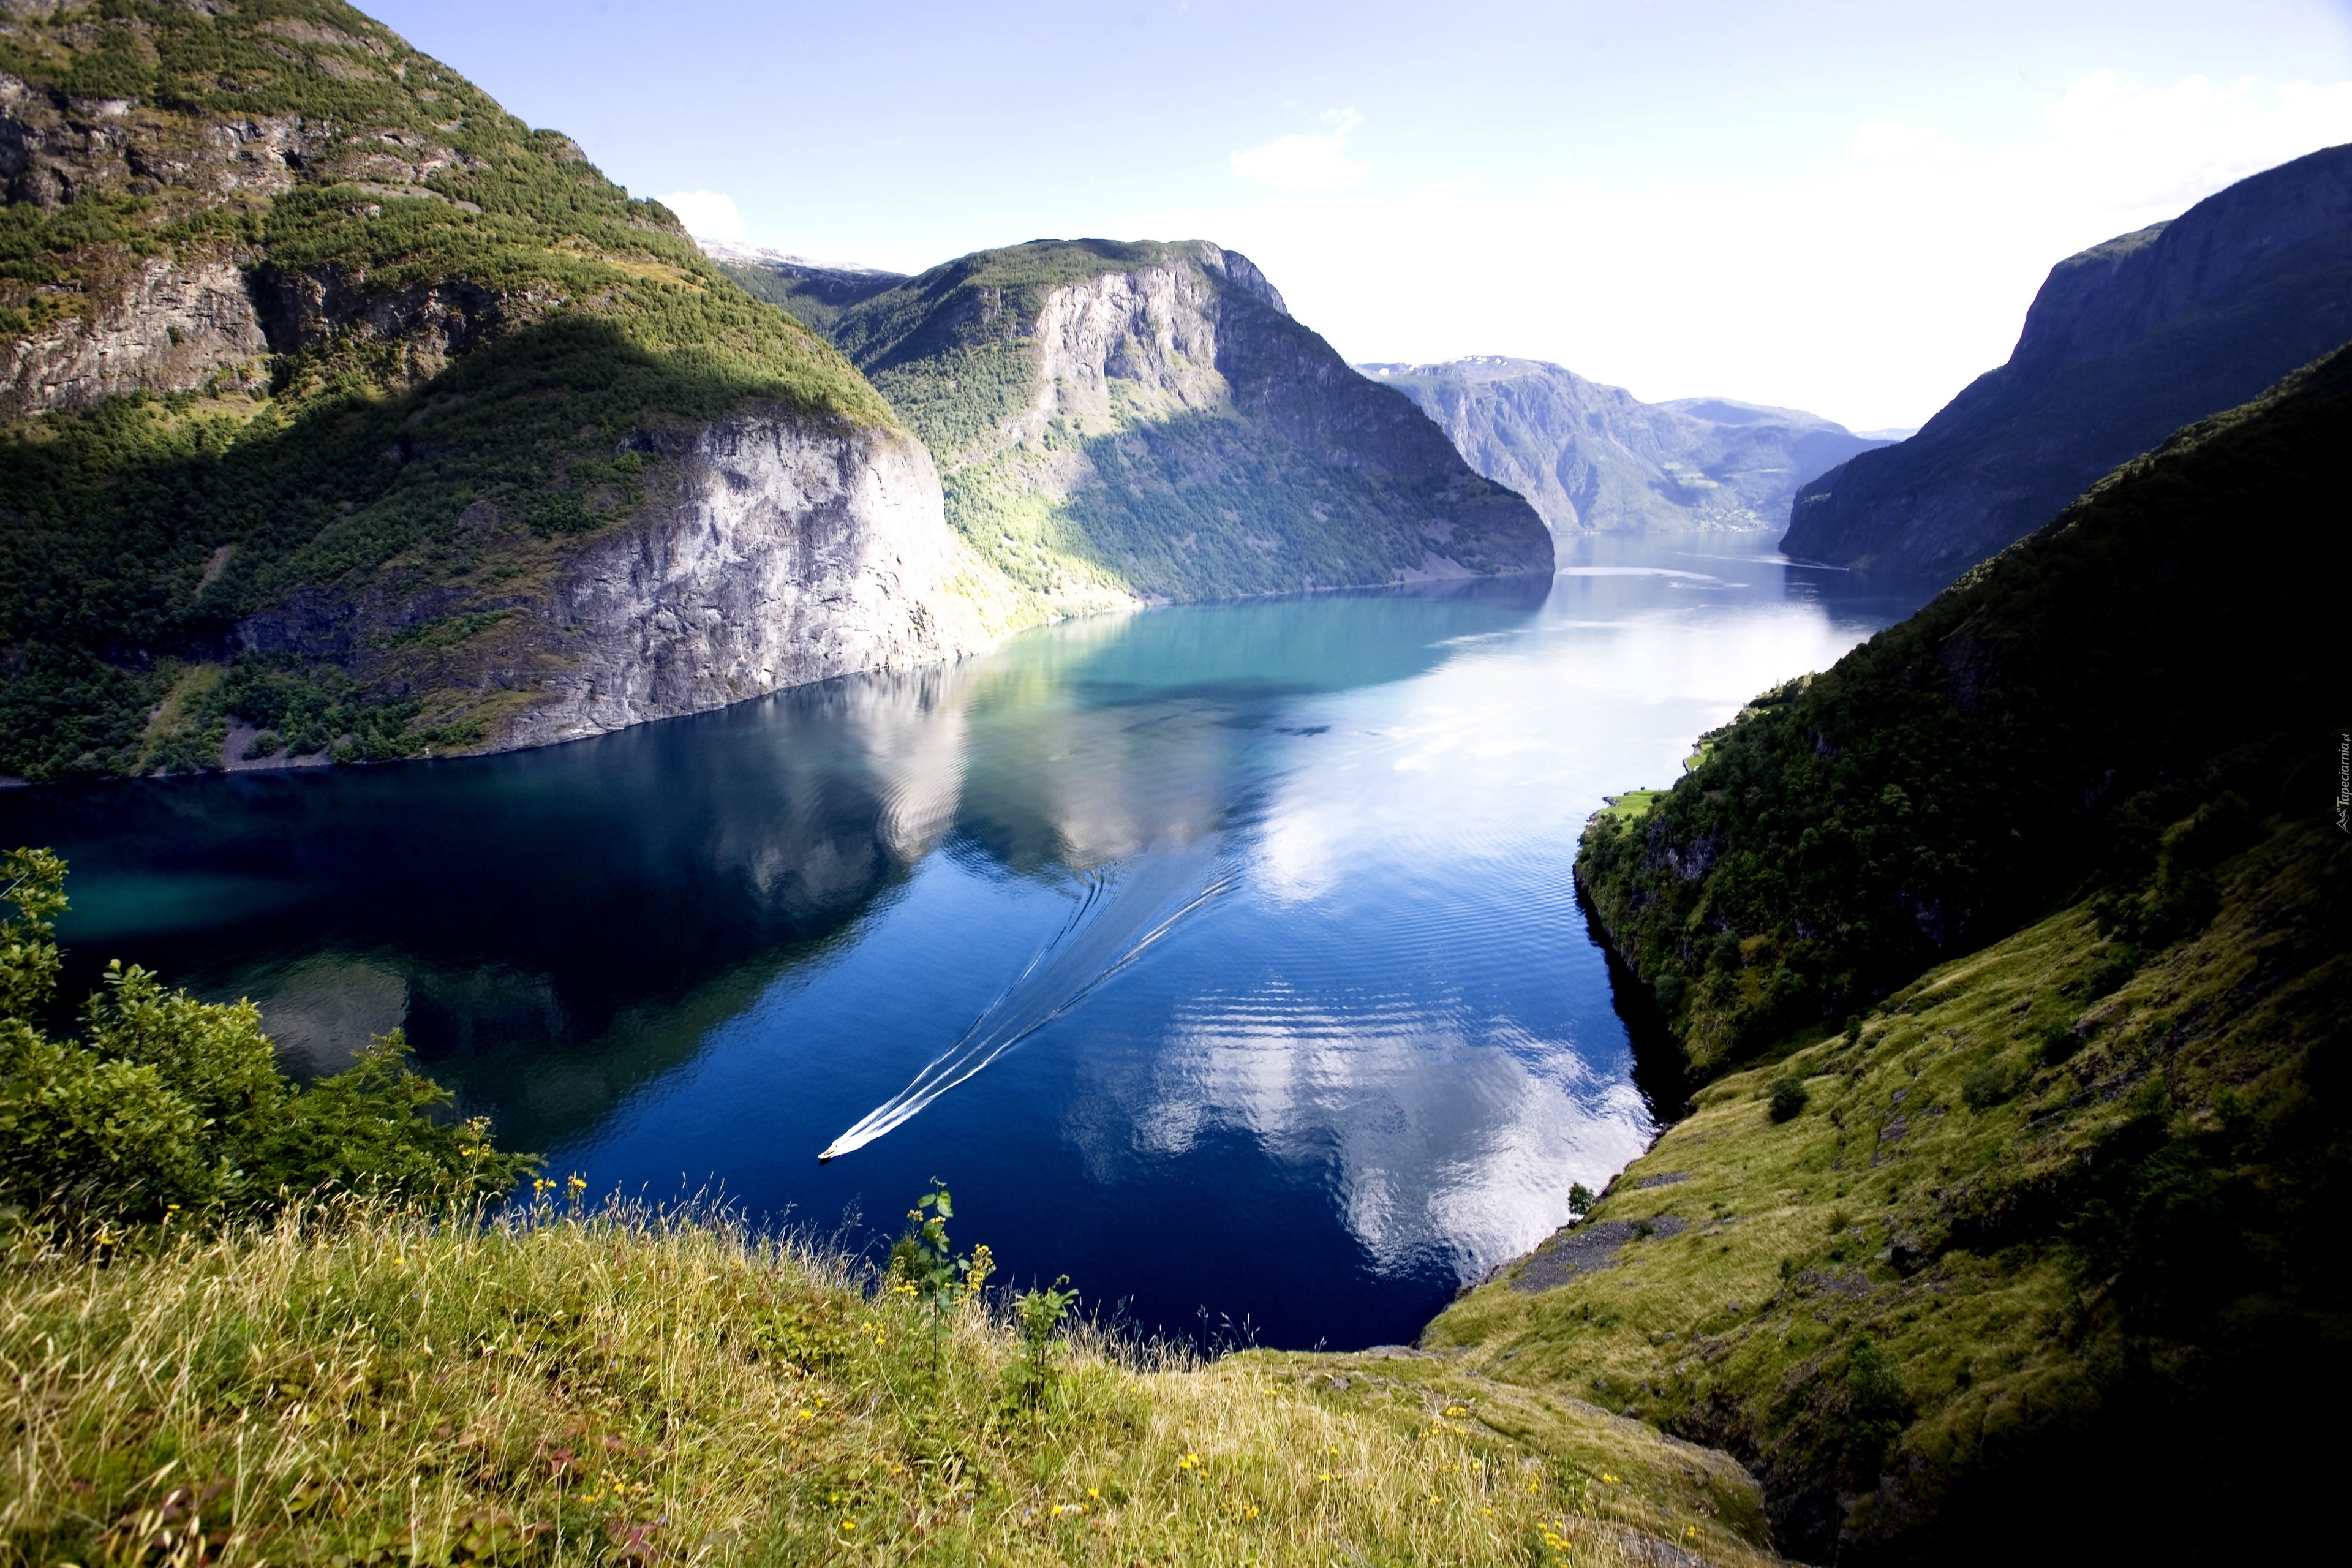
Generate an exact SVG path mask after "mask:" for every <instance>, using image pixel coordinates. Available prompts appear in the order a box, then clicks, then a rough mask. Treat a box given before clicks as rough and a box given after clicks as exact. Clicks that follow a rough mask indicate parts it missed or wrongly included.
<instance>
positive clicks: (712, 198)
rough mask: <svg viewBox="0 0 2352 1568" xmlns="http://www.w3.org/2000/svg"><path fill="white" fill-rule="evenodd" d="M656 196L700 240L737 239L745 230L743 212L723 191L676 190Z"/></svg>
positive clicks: (687, 230)
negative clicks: (737, 208) (739, 210)
mask: <svg viewBox="0 0 2352 1568" xmlns="http://www.w3.org/2000/svg"><path fill="white" fill-rule="evenodd" d="M655 199H656V200H657V201H659V202H660V203H661V205H664V206H666V207H667V208H669V210H670V211H672V212H674V213H676V214H677V216H678V221H679V222H681V223H683V224H685V225H686V232H687V233H688V234H690V235H692V236H694V237H695V238H697V239H735V238H739V237H741V235H742V233H743V215H742V214H741V213H740V212H738V211H737V210H736V208H735V198H734V197H733V196H730V195H727V193H725V192H724V191H673V192H671V193H670V194H669V195H666V196H659V197H656V198H655Z"/></svg>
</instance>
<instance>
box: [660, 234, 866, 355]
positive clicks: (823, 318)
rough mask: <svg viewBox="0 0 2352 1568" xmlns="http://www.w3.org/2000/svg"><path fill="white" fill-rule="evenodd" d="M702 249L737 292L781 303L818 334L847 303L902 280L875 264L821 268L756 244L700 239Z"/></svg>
mask: <svg viewBox="0 0 2352 1568" xmlns="http://www.w3.org/2000/svg"><path fill="white" fill-rule="evenodd" d="M702 248H703V251H704V253H705V254H707V255H708V256H709V258H710V259H711V260H712V261H713V262H715V263H717V264H718V268H719V271H721V272H724V273H725V274H727V276H728V277H730V278H732V279H735V281H736V282H738V283H740V284H741V285H742V286H743V291H744V292H745V293H747V294H750V295H751V296H752V298H754V299H759V300H767V301H768V303H770V304H772V305H782V307H783V308H784V309H785V310H790V311H791V312H792V313H793V315H795V316H797V317H799V318H800V319H801V320H802V321H805V322H807V323H808V324H809V325H810V326H812V327H814V328H815V329H816V330H817V331H820V332H822V331H826V330H828V329H829V328H831V327H832V325H833V323H834V321H835V318H836V317H838V316H839V315H840V314H841V313H842V312H843V311H844V310H847V309H849V307H851V306H852V305H856V304H860V303H862V302H864V301H865V300H871V299H872V298H874V296H875V295H877V294H879V293H881V292H882V291H883V290H884V289H895V288H897V287H898V285H899V284H901V283H904V282H905V281H906V280H907V274H906V273H904V272H886V271H884V270H883V269H882V268H878V267H827V266H824V265H823V264H821V263H818V262H814V261H804V260H803V259H802V258H799V257H797V256H787V255H785V254H784V253H783V252H782V251H781V250H770V249H766V248H764V247H760V246H751V245H729V244H726V243H724V242H722V241H710V240H705V241H704V242H703V246H702Z"/></svg>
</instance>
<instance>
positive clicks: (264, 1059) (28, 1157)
mask: <svg viewBox="0 0 2352 1568" xmlns="http://www.w3.org/2000/svg"><path fill="white" fill-rule="evenodd" d="M0 878H5V883H6V886H5V891H4V892H0V899H5V901H6V902H9V903H12V904H14V905H15V906H16V918H14V919H12V920H10V921H7V922H6V923H5V925H0V1203H6V1204H8V1205H12V1206H14V1207H16V1209H18V1210H20V1211H22V1212H24V1213H26V1214H30V1215H37V1216H40V1217H41V1218H43V1219H46V1220H47V1221H49V1222H52V1223H55V1224H58V1225H61V1226H67V1227H68V1228H76V1229H83V1228H89V1227H92V1226H95V1227H98V1228H100V1230H103V1229H105V1228H106V1227H108V1226H113V1225H118V1224H143V1223H152V1222H157V1221H163V1220H167V1219H171V1218H173V1217H174V1216H178V1217H183V1218H194V1217H195V1216H197V1215H203V1214H208V1213H252V1212H257V1211H266V1210H269V1209H274V1208H276V1207H278V1206H279V1205H282V1204H283V1203H285V1202H286V1201H287V1200H288V1199H289V1196H291V1197H300V1196H304V1195H308V1194H315V1193H319V1192H320V1191H324V1190H331V1189H335V1188H365V1189H369V1190H373V1191H381V1192H385V1193H391V1194H403V1193H405V1194H425V1195H433V1196H462V1195H467V1194H483V1195H488V1194H498V1193H500V1192H503V1191H504V1190H506V1189H507V1188H508V1187H509V1186H511V1185H512V1184H514V1182H516V1181H517V1180H518V1179H520V1176H521V1175H522V1174H523V1173H525V1172H527V1171H528V1170H530V1167H531V1166H532V1164H533V1163H534V1162H533V1161H531V1160H530V1159H529V1158H527V1157H524V1156H520V1155H514V1154H505V1153H500V1152H498V1151H497V1150H495V1149H494V1148H492V1146H491V1144H490V1141H489V1130H488V1125H487V1123H485V1122H483V1121H479V1120H475V1121H457V1122H451V1121H446V1120H444V1119H443V1118H442V1112H443V1111H444V1110H445V1109H446V1107H447V1106H448V1105H449V1103H450V1101H451V1099H452V1096H451V1095H450V1094H449V1092H448V1091H447V1090H446V1089H443V1088H441V1087H440V1086H439V1085H438V1084H436V1083H435V1082H433V1081H432V1080H431V1079H427V1078H425V1077H423V1076H421V1075H419V1074H418V1073H416V1072H415V1071H414V1070H412V1069H411V1068H410V1067H409V1066H408V1055H407V1047H406V1043H405V1042H404V1039H403V1038H402V1037H401V1036H400V1034H399V1032H398V1031H396V1030H395V1031H394V1033H392V1034H391V1035H388V1036H385V1037H383V1038H382V1039H380V1040H378V1041H377V1042H376V1043H375V1045H374V1046H373V1047H372V1048H371V1049H370V1050H369V1051H368V1052H367V1054H366V1055H365V1056H363V1057H362V1058H361V1059H360V1061H359V1062H358V1064H357V1065H355V1066H354V1067H352V1068H351V1069H350V1070H348V1071H346V1072H342V1073H339V1074H336V1075H335V1076H333V1077H331V1078H327V1079H321V1080H320V1081H319V1082H317V1083H315V1084H313V1085H311V1086H310V1087H309V1088H307V1089H305V1088H299V1087H298V1086H297V1085H295V1084H294V1083H293V1082H292V1081H291V1080H289V1079H288V1078H287V1077H286V1076H285V1075H284V1074H283V1073H281V1072H280V1071H279V1070H278V1064H277V1060H276V1056H275V1053H274V1051H273V1049H272V1047H271V1046H270V1043H269V1038H268V1036H266V1035H264V1034H263V1033H262V1032H261V1014H260V1011H259V1009H257V1008H256V1007H255V1006H254V1005H253V1004H251V1003H250V1002H237V1003H234V1004H227V1005H223V1004H217V1003H208V1002H199V1001H197V1000H196V999H195V998H194V997H192V996H190V995H189V994H187V993H186V992H184V991H167V990H166V989H164V987H163V983H162V982H161V981H160V980H158V979H157V978H156V977H155V976H154V975H153V974H152V973H149V972H148V971H146V970H144V969H142V968H140V967H138V966H137V965H135V964H131V965H125V964H123V963H121V961H119V960H118V961H116V962H114V963H110V964H108V965H107V969H106V974H105V984H104V986H103V988H102V989H100V991H99V992H98V994H95V995H93V996H91V997H90V998H89V1003H88V1004H87V1005H86V1006H85V1007H84V1008H83V1011H82V1022H83V1026H84V1035H83V1037H82V1038H81V1039H79V1040H74V1039H55V1038H52V1037H49V1036H48V1035H47V1033H46V1032H44V1030H43V1029H42V1028H41V1027H40V1025H39V1018H40V1016H41V1015H42V1013H43V1012H44V1011H45V1010H46V1008H47V1006H48V1004H49V1000H50V997H51V995H52V994H54V992H55V990H56V985H57V977H58V963H59V953H58V945H57V942H56V941H55V934H54V933H55V930H56V927H55V921H56V918H57V916H58V915H59V914H62V913H63V912H64V911H65V910H66V907H67V906H66V898H65V879H66V865H65V862H64V861H63V860H61V859H59V858H58V857H57V856H56V855H54V854H51V853H50V852H49V851H47V850H45V849H17V850H14V851H12V852H11V853H9V854H8V855H7V856H6V857H5V860H0Z"/></svg>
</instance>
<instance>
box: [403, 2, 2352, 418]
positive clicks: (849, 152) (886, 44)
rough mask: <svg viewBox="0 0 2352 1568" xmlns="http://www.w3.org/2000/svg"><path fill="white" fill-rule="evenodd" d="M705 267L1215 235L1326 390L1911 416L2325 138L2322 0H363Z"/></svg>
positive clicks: (908, 265) (908, 267)
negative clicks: (2053, 290) (1478, 383)
mask: <svg viewBox="0 0 2352 1568" xmlns="http://www.w3.org/2000/svg"><path fill="white" fill-rule="evenodd" d="M364 8H365V9H367V10H369V11H370V12H371V14H373V15H374V16H378V17H380V18H381V19H383V21H384V22H386V23H388V24H389V25H390V26H393V27H394V28H395V29H397V30H398V31H399V32H401V33H402V34H403V35H404V36H405V37H407V38H408V40H409V41H410V42H411V43H412V44H414V45H415V46H416V47H419V48H422V49H424V50H425V51H426V52H428V53H430V54H433V55H435V56H437V57H438V58H441V59H442V60H444V61H445V62H446V63H447V64H449V65H451V66H454V67H455V68H457V69H458V70H459V71H461V72H463V73H464V74H465V75H466V76H467V77H469V78H471V79H473V80H474V81H475V82H476V83H477V84H478V85H479V86H481V87H482V88H484V89H486V90H488V92H490V93H491V94H492V95H493V96H495V97H497V98H498V99H499V100H500V101H501V102H502V103H504V104H505V105H506V107H507V108H508V109H509V110H510V111H512V112H513V113H515V114H517V115H520V117H522V118H523V119H524V120H526V121H530V123H531V124H533V125H537V126H548V127H553V128H555V129H558V130H562V131H563V132H568V133H569V134H570V135H572V137H573V138H574V139H575V140H577V141H578V142H580V143H581V145H582V146H583V147H584V148H585V149H586V150H587V152H588V153H589V155H590V156H591V157H592V158H593V159H594V160H595V162H596V163H597V164H598V165H599V166H600V167H601V168H602V169H603V170H604V172H605V174H608V175H610V176H611V177H612V178H614V180H617V181H619V182H620V183H621V184H624V185H626V186H627V187H628V188H629V190H630V192H631V193H632V194H633V195H645V196H656V197H660V198H662V199H664V200H666V201H668V202H669V203H670V204H671V205H673V206H674V207H676V208H677V210H678V212H679V214H680V216H683V217H685V218H686V219H687V220H688V226H689V227H691V228H693V229H695V230H696V232H697V233H698V234H699V235H701V236H703V237H707V238H723V239H729V240H733V241H735V242H737V243H740V244H749V245H760V246H769V247H775V248H777V249H780V250H783V251H787V252H790V253H792V254H794V255H800V256H804V257H809V258H815V259H819V260H825V261H854V262H860V263H864V264H866V265H871V266H877V267H887V268H894V269H897V270H900V271H919V270H920V269H922V268H926V267H929V266H931V265H934V264H936V263H938V262H940V261H945V260H949V259H950V258H954V257H956V256H959V255H961V254H963V253H965V252H967V251H971V250H977V249H983V248H986V247H992V246H998V245H1007V244H1013V243H1017V242H1019V241H1022V240H1026V239H1034V238H1040V237H1061V238H1076V237H1112V238H1123V239H1139V238H1153V239H1192V238H1199V239H1213V240H1215V241H1217V242H1218V243H1220V244H1222V245H1224V246H1226V247H1230V248H1232V249H1234V250H1238V251H1241V252H1243V253H1244V254H1245V255H1247V256H1249V257H1250V258H1252V259H1253V260H1255V262H1257V263H1258V265H1259V266H1260V267H1261V268H1264V269H1265V272H1266V274H1267V276H1268V277H1270V278H1271V279H1273V280H1274V282H1275V284H1276V287H1278V288H1279V289H1281V290H1282V291H1283V294H1284V296H1285V297H1286V300H1288V301H1289V303H1290V306H1291V310H1292V312H1293V313H1294V314H1295V315H1297V317H1298V319H1299V320H1301V321H1305V322H1306V323H1307V325H1309V326H1311V327H1314V328H1315V329H1316V330H1317V331H1320V332H1321V333H1323V335H1324V336H1325V337H1326V338H1328V340H1329V341H1330V342H1332V344H1333V345H1334V346H1335V347H1337V348H1338V349H1339V352H1340V353H1343V354H1345V355H1346V356H1347V357H1348V358H1349V359H1350V360H1352V361H1356V362H1359V363H1362V362H1367V361H1433V360H1443V359H1451V358H1454V357H1456V356H1459V355H1464V354H1477V353H1499V354H1518V355H1524V356H1527V357H1529V358H1535V359H1546V360H1551V361H1554V362H1556V363H1560V364H1564V365H1567V366H1568V367H1569V368H1570V369H1571V370H1574V371H1576V372H1578V373H1579V374H1583V375H1587V376H1590V377H1591V378H1593V379H1595V380H1598V381H1603V382H1608V383H1610V384H1615V385H1620V386H1624V387H1627V388H1629V389H1631V390H1632V391H1633V394H1634V395H1636V396H1639V397H1643V398H1645V399H1650V400H1653V401H1655V400H1660V399H1664V398H1672V397H1690V396H1699V395H1713V396H1727V397H1735V398H1740V399H1745V400H1747V401H1749V402H1755V403H1768V404H1776V405H1784V406H1790V407H1798V408H1805V409H1810V410H1811V411H1813V412H1815V413H1818V414H1822V415H1824V416H1828V417H1830V418H1832V419H1836V420H1839V421H1840V422H1842V423H1843V424H1846V425H1848V426H1851V427H1853V428H1855V429H1876V428H1884V427H1897V428H1899V427H1906V426H1916V425H1918V424H1920V423H1922V422H1924V421H1925V420H1926V419H1927V416H1929V415H1931V414H1933V413H1934V412H1935V411H1936V409H1937V408H1938V407H1940V406H1941V405H1943V404H1944V403H1945V402H1946V401H1947V400H1948V399H1949V398H1950V397H1951V396H1952V395H1953V394H1954V393H1956V392H1958V390H1959V389H1960V388H1961V387H1962V386H1964V385H1965V384H1967V383H1968V382H1969V381H1970V380H1971V379H1973V378H1974V377H1975V376H1977V375H1978V374H1981V373H1982V372H1984V371H1986V370H1989V369H1990V368H1992V367H1993V366H1994V365H1996V364H1999V363H2000V362H2001V361H2003V360H2005V359H2006V358H2007V357H2008V355H2009V351H2010V349H2011V346H2012V345H2013V344H2014V342H2015V341H2016V338H2017V331H2018V328H2019V325H2020V324H2021V321H2023V319H2024V314H2025V309H2026V306H2027V304H2028V303H2029V302H2030V301H2031V300H2032V297H2033V292H2034V290H2035V289H2037V288H2038V287H2039V286H2040V284H2041V282H2042V278H2043V277H2044V276H2045V275H2046V274H2047V273H2048V271H2049V269H2050V267H2051V265H2052V264H2053V263H2054V262H2056V261H2057V260H2059V259H2060V258H2063V257H2064V256H2067V255H2070V254H2072V253H2073V252H2074V251H2076V250H2080V249H2082V248H2084V247H2086V246H2090V245H2094V244H2096V243H2098V242H2099V241H2101V240H2103V239H2106V238H2108V237H2112V236H2115V235H2117V234H2122V233H2127V232H2129V231H2131V230H2133V229H2136V228H2139V227H2142V226H2146V225H2147V224H2150V223H2155V222H2159V221H2162V220H2164V219H2167V218H2170V217H2173V216H2178V215H2179V213H2180V212H2181V211H2182V210H2184V209H2185V208H2187V207H2188V206H2189V205H2192V204H2193V203H2194V202H2196V201H2197V200H2199V199H2200V198H2201V197H2203V196H2205V195H2210V194H2211V193H2212V192H2214V191H2217V190H2219V189H2221V187H2223V186H2224V185H2227V184H2231V182H2233V181H2235V180H2238V179H2242V178H2243V177H2244V176H2245V175H2247V174H2253V173H2255V172H2257V171H2259V170H2261V169H2264V168H2269V167H2272V166H2273V165H2275V164H2277V163H2284V162H2285V161H2286V160H2288V159H2290V158H2293V157H2296V156H2299V155H2301V154H2303V153H2308V152H2312V151H2314V150H2315V149H2317V148H2320V147H2323V146H2329V145H2334V144H2336V143H2340V142H2352V0H2230V3H2227V4H2190V3H2186V0H2131V3H2127V4H2125V3H2109V0H2079V3H2077V0H1970V3H1969V4H1942V3H1930V0H1920V3H1911V4H1904V3H1896V0H1877V3H1871V4H1864V3H1859V0H1855V3H1836V0H1822V3H1816V4H1800V5H1762V4H1759V3H1757V0H1552V3H1549V4H1534V3H1523V0H1500V3H1494V4H1486V3H1481V0H1445V3H1444V4H1432V3H1431V0H1409V3H1397V4H1390V3H1385V0H1381V3H1371V4H1356V5H1338V4H1317V3H1308V0H1299V3H1286V0H1243V3H1228V0H1150V3H1123V0H1097V3H1094V4H1060V3H1048V4H1035V5H1022V4H1017V3H1007V4H1000V5H993V6H979V5H971V4H970V3H969V0H965V3H964V4H961V5H935V4H931V3H930V0H905V3H901V4H898V5H891V6H887V7H882V6H858V5H841V4H839V3H838V0H828V3H827V4H824V5H808V4H800V3H785V4H774V3H769V4H761V3H758V0H659V3H655V0H568V3H559V0H493V3H491V4H487V5H486V4H484V3H483V0H373V3H372V4H367V5H365V7H364Z"/></svg>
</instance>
